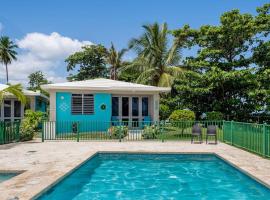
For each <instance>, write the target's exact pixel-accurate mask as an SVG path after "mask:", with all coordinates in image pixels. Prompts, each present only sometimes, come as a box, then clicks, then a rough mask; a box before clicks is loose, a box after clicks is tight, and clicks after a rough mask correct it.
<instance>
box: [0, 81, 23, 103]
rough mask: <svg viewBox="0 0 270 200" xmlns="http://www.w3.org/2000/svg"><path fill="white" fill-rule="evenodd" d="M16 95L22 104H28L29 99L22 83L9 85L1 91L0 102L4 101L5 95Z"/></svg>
mask: <svg viewBox="0 0 270 200" xmlns="http://www.w3.org/2000/svg"><path fill="white" fill-rule="evenodd" d="M10 94H11V95H14V96H15V97H17V99H18V100H19V101H20V102H21V103H22V104H26V103H27V99H26V97H25V95H24V93H23V91H22V86H21V84H16V85H9V87H7V88H6V89H4V90H2V91H0V103H2V102H3V100H4V97H5V96H6V95H10Z"/></svg>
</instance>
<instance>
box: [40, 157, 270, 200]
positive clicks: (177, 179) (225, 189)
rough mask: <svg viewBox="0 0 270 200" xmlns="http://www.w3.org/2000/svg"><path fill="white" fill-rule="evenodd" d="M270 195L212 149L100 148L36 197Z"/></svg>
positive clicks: (247, 196)
mask: <svg viewBox="0 0 270 200" xmlns="http://www.w3.org/2000/svg"><path fill="white" fill-rule="evenodd" d="M38 199H39V200H47V199H54V200H58V199H59V200H60V199H65V200H68V199H73V200H84V199H91V200H95V199H102V200H103V199H110V200H111V199H147V200H151V199H153V200H154V199H155V200H156V199H256V200H257V199H264V200H265V199H270V189H268V188H267V187H265V186H263V185H262V184H260V183H258V182H257V181H255V180H254V179H252V178H250V177H248V176H247V175H245V174H243V173H242V172H240V171H239V170H237V169H236V168H234V167H232V166H231V165H229V164H228V163H226V162H225V161H223V160H221V159H220V158H218V157H217V156H215V155H214V154H127V153H98V154H97V155H95V156H94V157H93V158H91V159H90V160H89V161H87V162H86V163H85V164H83V165H82V166H81V167H79V168H78V169H77V170H75V171H74V172H73V173H71V174H70V175H69V176H67V177H66V178H64V179H63V180H62V181H61V182H59V183H58V184H56V185H55V186H53V187H52V188H51V189H49V190H48V191H47V192H46V193H44V194H43V195H42V196H40V197H39V198H38Z"/></svg>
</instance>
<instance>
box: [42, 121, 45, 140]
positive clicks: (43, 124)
mask: <svg viewBox="0 0 270 200" xmlns="http://www.w3.org/2000/svg"><path fill="white" fill-rule="evenodd" d="M44 126H45V121H43V122H42V127H41V141H42V142H44Z"/></svg>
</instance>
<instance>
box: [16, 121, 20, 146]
mask: <svg viewBox="0 0 270 200" xmlns="http://www.w3.org/2000/svg"><path fill="white" fill-rule="evenodd" d="M15 127H16V142H19V141H20V122H16V123H15Z"/></svg>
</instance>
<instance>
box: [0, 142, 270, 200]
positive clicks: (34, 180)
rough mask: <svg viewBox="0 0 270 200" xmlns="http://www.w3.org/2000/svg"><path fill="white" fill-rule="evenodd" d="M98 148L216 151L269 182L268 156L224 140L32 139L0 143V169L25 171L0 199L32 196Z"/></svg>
mask: <svg viewBox="0 0 270 200" xmlns="http://www.w3.org/2000/svg"><path fill="white" fill-rule="evenodd" d="M97 152H162V153H215V154H217V155H218V156H220V157H221V158H223V159H226V160H227V161H228V162H230V163H231V164H233V165H235V166H237V167H238V168H240V169H241V170H242V171H244V172H246V173H248V174H249V175H251V176H253V177H254V178H256V179H258V180H260V181H261V182H263V183H264V184H266V185H268V186H270V173H269V172H270V160H269V159H264V158H262V157H259V156H257V155H254V154H251V153H249V152H247V151H244V150H241V149H238V148H236V147H232V146H230V145H227V144H223V143H219V144H217V145H210V144H190V142H164V143H162V142H159V141H146V142H143V141H139V142H110V141H109V142H100V141H94V142H62V141H61V142H44V143H42V142H40V141H33V142H25V143H15V144H8V145H0V171H24V172H23V173H21V174H20V175H18V176H16V177H14V178H12V179H10V180H7V181H5V182H2V183H0V199H1V200H7V199H9V200H11V199H14V200H15V199H16V200H17V199H19V200H26V199H32V198H34V197H36V196H37V195H38V194H40V193H41V192H42V191H44V189H46V188H48V187H50V186H51V185H53V183H55V181H57V180H60V179H61V177H63V175H65V174H66V173H68V172H70V171H72V169H74V168H75V167H77V166H79V165H80V164H81V163H82V162H83V161H85V160H87V159H88V158H89V157H91V156H93V155H94V154H95V153H97ZM16 197H17V198H16Z"/></svg>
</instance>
